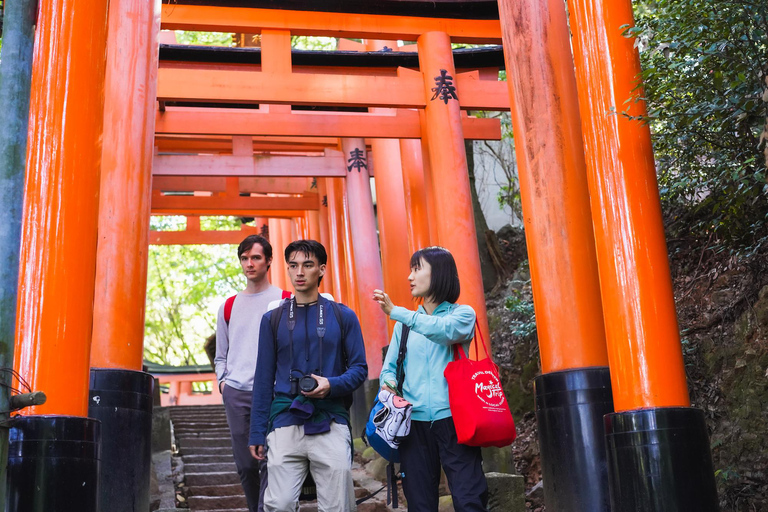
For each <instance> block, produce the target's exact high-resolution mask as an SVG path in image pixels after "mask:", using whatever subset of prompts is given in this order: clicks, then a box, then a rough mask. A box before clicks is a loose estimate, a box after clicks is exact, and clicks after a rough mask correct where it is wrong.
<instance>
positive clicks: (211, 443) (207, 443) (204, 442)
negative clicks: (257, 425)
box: [179, 437, 232, 449]
mask: <svg viewBox="0 0 768 512" xmlns="http://www.w3.org/2000/svg"><path fill="white" fill-rule="evenodd" d="M179 444H180V445H181V447H182V449H183V448H189V447H193V446H194V447H208V448H211V447H215V446H218V447H222V446H226V447H228V448H231V447H232V440H231V439H230V438H228V437H196V438H187V439H182V440H180V441H179Z"/></svg>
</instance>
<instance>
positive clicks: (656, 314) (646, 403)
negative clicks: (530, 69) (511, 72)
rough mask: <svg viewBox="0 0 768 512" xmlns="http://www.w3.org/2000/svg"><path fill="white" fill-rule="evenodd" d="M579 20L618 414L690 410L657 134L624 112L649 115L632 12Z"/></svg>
mask: <svg viewBox="0 0 768 512" xmlns="http://www.w3.org/2000/svg"><path fill="white" fill-rule="evenodd" d="M571 15H572V16H573V21H572V25H571V29H572V30H573V44H574V57H575V62H576V75H577V77H578V81H579V105H580V107H581V113H582V120H583V122H582V128H583V130H584V140H585V145H586V152H587V155H588V156H589V158H588V159H587V167H588V170H589V187H590V192H591V195H592V216H593V219H594V225H595V237H596V239H597V260H598V262H599V264H600V283H601V289H602V296H603V308H604V311H605V321H606V334H607V337H608V356H609V359H610V361H611V380H612V382H613V397H614V403H615V406H616V410H617V411H625V410H629V409H637V408H642V407H667V406H688V405H690V401H689V398H688V388H687V385H686V380H685V370H684V367H683V356H682V349H681V346H680V335H679V333H678V326H677V316H676V314H675V302H674V296H673V294H672V281H671V279H670V274H669V261H668V258H667V245H666V240H665V239H664V225H663V222H662V218H661V204H660V202H659V190H658V186H657V184H656V167H655V165H654V161H653V150H652V147H651V133H650V129H649V127H648V125H647V124H644V123H643V122H642V121H640V120H638V119H637V118H635V119H632V118H630V117H627V116H626V115H624V114H622V113H623V112H625V111H626V113H627V114H629V116H642V115H645V113H646V111H645V103H644V102H643V101H641V100H639V98H640V97H642V91H640V90H636V89H635V87H636V86H637V77H638V76H639V73H640V60H639V58H638V55H637V50H636V49H635V48H634V47H633V44H634V40H633V39H632V38H627V37H624V36H623V35H622V31H623V30H625V28H626V27H627V26H632V25H634V20H633V16H632V5H631V3H630V2H629V1H626V0H619V1H616V2H611V3H603V2H595V1H593V0H578V1H576V2H575V3H574V7H573V10H572V11H571ZM574 22H575V23H574ZM630 362H631V363H630Z"/></svg>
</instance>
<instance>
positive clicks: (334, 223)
mask: <svg viewBox="0 0 768 512" xmlns="http://www.w3.org/2000/svg"><path fill="white" fill-rule="evenodd" d="M320 181H322V182H323V183H324V184H325V185H324V186H325V189H326V202H327V204H328V236H329V239H330V244H329V247H330V250H329V251H328V259H329V260H332V261H331V263H332V264H333V266H334V267H333V268H334V272H333V275H332V277H333V289H334V291H335V292H336V300H337V301H338V302H343V303H344V304H346V305H347V306H349V307H351V308H353V309H354V304H352V303H351V301H350V296H349V293H348V292H347V290H348V285H349V280H348V279H347V252H346V251H345V244H344V240H345V236H346V234H345V227H344V205H343V203H342V202H343V198H342V197H341V195H340V193H339V190H341V187H340V185H337V183H336V182H337V181H341V180H339V179H336V178H325V179H322V178H321V179H320ZM342 185H343V183H342Z"/></svg>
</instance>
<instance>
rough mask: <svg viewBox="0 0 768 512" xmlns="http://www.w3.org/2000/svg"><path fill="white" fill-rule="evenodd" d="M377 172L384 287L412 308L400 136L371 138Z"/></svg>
mask: <svg viewBox="0 0 768 512" xmlns="http://www.w3.org/2000/svg"><path fill="white" fill-rule="evenodd" d="M385 47H386V48H397V41H380V40H372V41H367V42H366V49H367V50H368V51H379V50H383V49H384V48H385ZM370 110H371V112H380V113H387V112H390V111H391V110H390V109H383V108H382V109H377V108H372V109H370ZM371 152H372V153H373V162H374V167H375V168H376V174H375V176H374V182H375V184H376V220H377V221H378V226H379V243H380V245H381V267H382V277H383V283H384V289H385V290H387V293H389V296H390V297H391V298H392V300H393V302H394V303H395V304H398V305H400V306H405V307H410V306H411V305H412V304H413V297H412V296H411V292H410V286H409V285H408V280H407V275H408V274H409V273H410V268H409V263H410V259H411V253H412V252H411V251H410V247H409V246H408V237H404V236H403V233H407V232H408V218H407V217H406V210H405V191H404V188H403V187H404V185H403V165H402V161H401V159H400V141H399V140H397V139H373V140H371ZM394 325H395V322H394V320H391V319H390V320H389V321H388V322H387V327H388V332H389V335H390V336H391V335H392V329H393V327H394Z"/></svg>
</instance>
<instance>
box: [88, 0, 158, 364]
mask: <svg viewBox="0 0 768 512" xmlns="http://www.w3.org/2000/svg"><path fill="white" fill-rule="evenodd" d="M159 8H160V5H159V3H158V2H156V1H154V0H151V1H148V0H112V1H111V2H110V10H109V26H110V29H109V34H108V41H107V43H108V52H107V72H106V87H105V98H106V99H105V103H104V137H103V141H104V148H103V150H102V160H101V192H100V197H99V242H98V250H97V260H96V287H95V288H96V291H95V297H94V303H93V310H94V318H93V338H92V339H93V343H92V346H91V366H93V367H101V368H122V369H126V370H141V367H142V362H143V346H144V303H145V300H146V288H147V249H148V244H149V217H150V202H151V194H152V156H153V143H154V126H155V90H156V87H157V61H158V43H157V36H158V33H159V31H160V9H159Z"/></svg>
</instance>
